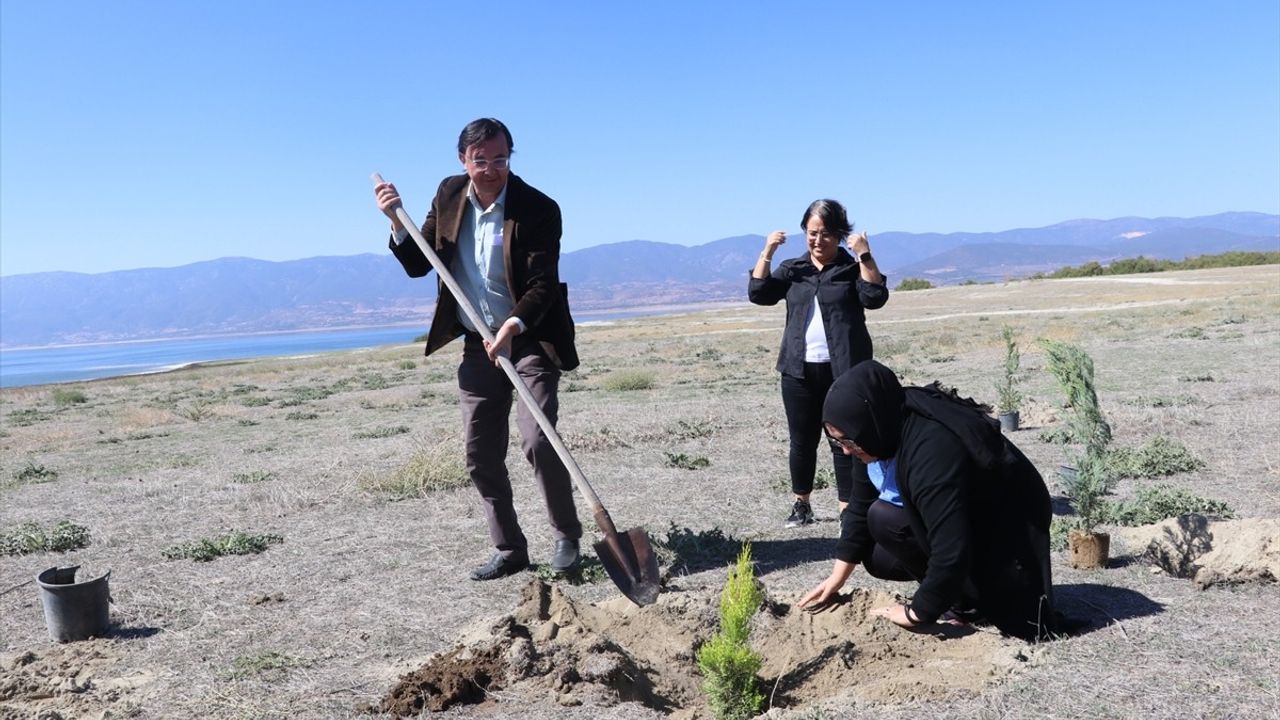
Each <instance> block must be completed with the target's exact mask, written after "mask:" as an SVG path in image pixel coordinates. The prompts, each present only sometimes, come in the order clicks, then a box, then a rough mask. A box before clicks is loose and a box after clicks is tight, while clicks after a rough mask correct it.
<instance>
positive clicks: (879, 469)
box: [867, 455, 903, 507]
mask: <svg viewBox="0 0 1280 720" xmlns="http://www.w3.org/2000/svg"><path fill="white" fill-rule="evenodd" d="M867 477H869V478H871V484H872V485H875V486H876V490H879V491H880V499H881V500H883V501H885V502H887V503H889V504H890V505H897V506H898V507H903V505H902V494H901V493H899V492H898V457H897V456H896V455H895V456H893V457H891V458H889V459H888V460H876V461H874V462H870V463H868V464H867Z"/></svg>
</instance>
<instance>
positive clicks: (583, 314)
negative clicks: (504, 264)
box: [0, 300, 746, 352]
mask: <svg viewBox="0 0 1280 720" xmlns="http://www.w3.org/2000/svg"><path fill="white" fill-rule="evenodd" d="M745 303H746V300H742V301H726V300H710V301H707V302H703V303H674V304H671V305H639V306H635V307H618V308H600V309H592V310H582V311H576V312H575V313H574V315H575V324H583V323H589V322H602V321H600V320H593V319H592V317H593V316H596V315H619V314H622V315H625V316H626V318H624V319H629V318H633V317H650V316H654V315H677V314H680V313H686V312H698V311H701V310H714V309H717V308H720V307H731V306H734V305H742V304H745ZM610 319H612V318H610ZM430 325H431V317H430V316H428V317H427V318H425V319H424V320H422V321H416V320H415V321H413V322H394V323H377V324H354V325H331V326H325V327H307V328H293V329H290V330H251V331H245V332H214V333H198V334H195V335H166V336H164V337H154V338H130V339H127V340H94V341H90V342H82V343H50V344H48V345H14V346H7V345H5V344H4V343H3V342H0V351H4V352H16V351H20V350H54V349H58V348H88V347H113V346H119V345H141V344H145V343H162V342H189V341H192V340H216V339H219V338H236V337H259V336H266V335H299V334H303V333H326V332H350V331H352V330H389V329H391V328H397V327H403V328H418V329H419V332H418V334H422V333H425V332H426V331H427V328H428V327H429V326H430Z"/></svg>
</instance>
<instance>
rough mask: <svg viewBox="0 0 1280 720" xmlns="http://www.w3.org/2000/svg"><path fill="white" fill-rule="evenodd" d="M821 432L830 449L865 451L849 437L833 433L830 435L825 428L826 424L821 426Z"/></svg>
mask: <svg viewBox="0 0 1280 720" xmlns="http://www.w3.org/2000/svg"><path fill="white" fill-rule="evenodd" d="M822 434H823V435H826V436H827V444H828V445H830V446H831V449H832V450H852V451H854V452H858V453H864V454H865V452H866V451H864V450H863V449H862V448H860V447H858V444H857V443H855V442H854V441H852V440H850V439H849V438H838V437H836V436H835V435H832V434H831V431H830V430H828V429H827V426H826V425H823V426H822Z"/></svg>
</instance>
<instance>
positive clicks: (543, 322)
mask: <svg viewBox="0 0 1280 720" xmlns="http://www.w3.org/2000/svg"><path fill="white" fill-rule="evenodd" d="M469 185H470V179H469V178H468V177H467V176H466V175H454V176H452V177H447V178H445V179H444V180H443V181H442V182H441V183H440V187H439V189H437V190H436V196H435V199H434V200H432V201H431V211H430V212H428V213H427V219H426V221H425V222H424V223H423V224H422V236H423V237H424V238H425V239H426V241H427V242H428V243H431V244H432V245H433V246H434V247H433V248H432V249H434V250H435V251H436V254H437V255H439V256H440V260H441V261H442V262H444V263H445V266H446V267H448V266H449V264H450V263H452V262H453V254H454V252H455V251H456V249H457V247H458V233H459V228H460V227H461V224H462V220H463V218H464V217H465V215H466V210H467V207H468V202H469V201H468V200H467V188H468V187H469ZM503 215H504V218H505V219H504V221H503V224H502V228H503V231H502V232H503V236H504V237H505V238H506V242H505V243H504V244H503V251H502V261H503V263H504V267H505V268H506V272H507V287H508V290H509V292H510V293H511V299H512V301H513V302H515V308H514V309H513V310H512V311H511V314H512V315H513V316H515V317H518V318H520V319H521V320H522V321H524V323H525V326H526V328H527V332H528V333H530V334H529V337H528V338H525V339H531V340H536V341H538V343H539V344H541V345H542V348H543V350H544V351H546V353H547V357H549V358H551V360H552V362H554V363H555V364H556V365H557V366H558V367H559V368H560V369H561V370H572V369H574V368H575V367H577V366H578V351H577V347H576V346H575V344H574V334H575V333H574V327H573V317H572V316H571V315H570V314H569V294H568V293H569V290H568V287H566V286H565V284H564V283H562V282H560V225H561V221H560V206H559V205H557V204H556V202H555V201H554V200H552V199H551V198H549V197H547V196H546V195H544V194H543V193H541V192H539V191H538V190H537V189H536V188H534V187H533V186H532V185H529V184H528V183H526V182H525V181H523V180H521V179H520V178H519V177H518V176H516V175H514V174H513V175H511V176H509V177H508V178H507V204H506V207H505V208H503ZM389 245H390V247H391V252H392V253H393V254H395V256H396V259H397V260H399V261H400V264H401V265H403V266H404V270H405V272H406V273H407V274H408V275H409V277H414V278H417V277H423V276H424V275H426V274H427V273H428V272H430V271H431V270H432V268H431V263H430V262H428V261H427V258H426V256H425V255H423V253H422V251H421V250H419V249H418V245H417V243H415V242H414V241H413V240H412V239H408V240H405V241H404V242H403V243H401V244H400V245H396V243H395V239H394V238H392V239H391V240H390V241H389ZM455 279H456V278H455ZM501 320H504V321H505V320H506V318H501ZM462 333H463V327H462V323H460V322H458V301H457V299H455V298H454V297H453V293H451V292H449V288H448V287H446V286H445V284H444V282H443V281H441V282H440V284H439V294H438V295H437V299H436V310H435V314H434V316H433V317H432V319H431V330H430V331H429V332H428V333H427V346H426V354H427V355H430V354H431V353H433V352H435V351H436V350H439V349H440V348H441V347H443V346H444V345H446V344H448V343H449V342H450V341H451V340H453V339H454V338H456V337H458V336H459V335H461V334H462Z"/></svg>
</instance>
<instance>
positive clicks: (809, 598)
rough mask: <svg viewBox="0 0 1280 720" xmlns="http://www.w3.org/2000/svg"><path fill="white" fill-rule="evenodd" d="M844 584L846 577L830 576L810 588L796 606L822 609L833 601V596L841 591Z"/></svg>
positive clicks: (806, 608)
mask: <svg viewBox="0 0 1280 720" xmlns="http://www.w3.org/2000/svg"><path fill="white" fill-rule="evenodd" d="M843 586H844V579H843V578H837V577H834V576H833V577H828V578H827V579H826V580H823V581H822V582H820V583H818V586H817V587H815V588H814V589H812V590H810V591H809V592H808V594H806V595H805V596H804V597H802V598H800V602H798V603H796V607H799V608H804V609H805V610H811V611H812V610H821V609H822V608H824V607H826V605H827V603H829V602H831V598H833V597H835V595H836V593H838V592H840V588H841V587H843Z"/></svg>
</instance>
